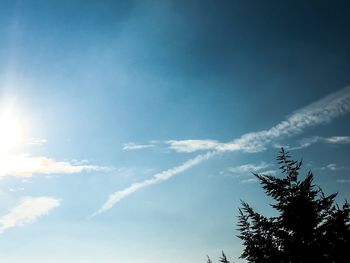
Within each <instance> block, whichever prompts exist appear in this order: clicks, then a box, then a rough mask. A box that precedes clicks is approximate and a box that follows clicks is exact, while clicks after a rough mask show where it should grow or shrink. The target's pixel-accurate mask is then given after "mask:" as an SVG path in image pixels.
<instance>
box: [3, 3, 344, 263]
mask: <svg viewBox="0 0 350 263" xmlns="http://www.w3.org/2000/svg"><path fill="white" fill-rule="evenodd" d="M0 3H1V8H0V129H1V131H0V148H2V149H3V150H0V255H1V261H2V262H4V263H23V262H26V263H44V262H50V263H62V262H64V263H141V262H142V263H143V262H152V263H157V262H164V261H165V262H169V263H175V262H180V261H181V262H184V263H190V262H205V260H206V255H207V254H208V255H210V256H211V257H212V258H213V259H214V260H216V259H217V258H218V257H219V255H220V253H221V250H224V251H225V252H226V254H227V255H228V256H229V257H230V258H232V259H233V260H234V261H236V262H243V261H240V260H238V259H237V258H238V257H239V255H240V253H241V252H242V246H241V242H240V240H239V239H238V238H237V237H236V235H237V234H238V232H237V231H236V228H237V227H236V223H237V215H238V207H239V206H240V200H245V201H247V202H248V203H250V204H251V205H252V206H253V207H254V208H255V209H256V210H257V211H259V212H261V213H265V214H267V215H268V214H271V213H273V211H271V209H270V208H269V206H268V205H267V204H268V202H271V200H270V199H268V198H266V197H265V195H264V193H263V191H262V190H261V187H260V185H259V184H258V183H257V182H256V181H255V180H254V177H253V176H252V175H251V173H250V172H251V171H256V172H268V173H271V174H278V171H277V170H276V168H277V167H276V163H275V157H276V155H277V153H278V150H279V147H281V146H284V147H286V148H287V149H289V150H290V151H291V153H292V155H293V157H295V158H297V159H300V158H303V160H304V171H307V170H309V169H312V170H313V171H314V173H315V182H316V183H317V184H319V185H320V186H321V187H323V188H324V190H325V192H326V193H332V192H338V193H339V195H338V199H337V200H338V201H339V202H340V203H341V202H343V200H344V198H348V199H349V197H350V177H349V176H350V174H349V173H350V162H349V156H350V133H349V132H350V114H349V113H350V88H349V85H350V74H349V72H350V49H349V47H350V27H349V12H350V4H349V2H348V1H321V0H317V1H316V0H315V1H304V0H303V1H295V0H293V1H272V0H270V1H228V0H227V1H224V0H222V1H214V0H211V1H209V0H204V1H203V0H201V1H199V0H198V1H192V0H189V1H175V0H174V1H170V0H159V1H156V0H154V1H147V0H143V1H131V0H125V1H117V0H115V1H103V0H102V1H76V0H57V1H54V0H41V1H40V0H38V1H34V0H26V1H24V0H23V1H7V0H0ZM4 116H5V117H4ZM9 127H10V128H9ZM11 127H12V128H11ZM17 133H18V134H20V136H19V135H18V138H17V137H16V136H17V135H16V134H17ZM16 139H18V140H16ZM276 172H277V173H276Z"/></svg>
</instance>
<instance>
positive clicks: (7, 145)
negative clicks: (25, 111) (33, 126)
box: [0, 111, 23, 154]
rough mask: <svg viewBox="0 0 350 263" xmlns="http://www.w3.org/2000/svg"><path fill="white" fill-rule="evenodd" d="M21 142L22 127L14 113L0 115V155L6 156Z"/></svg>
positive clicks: (6, 112) (7, 112)
mask: <svg viewBox="0 0 350 263" xmlns="http://www.w3.org/2000/svg"><path fill="white" fill-rule="evenodd" d="M22 142H23V126H22V124H21V121H20V119H19V118H18V116H16V115H15V114H14V113H12V112H9V111H5V112H2V113H0V154H6V153H9V152H11V151H12V150H14V149H15V148H16V147H18V146H20V145H21V143H22Z"/></svg>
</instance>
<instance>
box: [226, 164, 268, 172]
mask: <svg viewBox="0 0 350 263" xmlns="http://www.w3.org/2000/svg"><path fill="white" fill-rule="evenodd" d="M270 166H271V164H268V163H265V162H260V163H259V164H253V163H248V164H243V165H239V166H235V167H231V168H229V169H228V170H229V171H230V172H231V173H235V174H247V173H248V174H251V173H253V172H259V171H261V170H264V169H266V168H268V167H270Z"/></svg>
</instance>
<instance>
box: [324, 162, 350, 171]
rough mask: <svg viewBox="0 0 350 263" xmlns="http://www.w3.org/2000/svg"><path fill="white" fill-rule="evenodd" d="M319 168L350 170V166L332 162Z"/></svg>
mask: <svg viewBox="0 0 350 263" xmlns="http://www.w3.org/2000/svg"><path fill="white" fill-rule="evenodd" d="M319 170H327V171H349V170H350V167H346V166H339V165H337V164H335V163H330V164H328V165H326V166H323V167H321V168H319Z"/></svg>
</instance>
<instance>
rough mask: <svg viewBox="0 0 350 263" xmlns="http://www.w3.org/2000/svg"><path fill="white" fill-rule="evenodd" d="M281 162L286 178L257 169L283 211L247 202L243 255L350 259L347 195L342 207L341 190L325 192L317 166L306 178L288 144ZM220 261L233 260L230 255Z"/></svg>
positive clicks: (292, 261) (290, 262)
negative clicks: (317, 181) (266, 211)
mask: <svg viewBox="0 0 350 263" xmlns="http://www.w3.org/2000/svg"><path fill="white" fill-rule="evenodd" d="M277 161H278V163H279V165H280V170H281V172H282V174H283V175H284V178H278V177H276V176H273V175H266V174H256V173H254V175H255V176H256V177H257V178H258V180H259V181H260V183H261V185H262V187H263V189H264V190H265V193H266V194H267V195H268V196H270V197H272V199H274V201H275V202H274V203H273V204H271V206H272V207H273V208H274V209H276V211H277V216H273V217H266V216H263V215H261V214H259V213H258V212H256V211H255V210H254V209H253V208H252V207H251V206H250V205H249V204H248V203H246V202H243V201H242V207H241V208H240V209H239V216H238V230H239V232H240V234H239V236H238V237H239V238H241V239H242V240H243V245H244V247H245V248H244V251H243V253H242V255H241V258H243V259H246V260H247V261H248V262H252V263H253V262H255V263H265V262H266V263H267V262H268V263H271V262H283V263H306V262H308V263H309V262H318V263H321V262H325V263H328V262H329V263H345V262H350V253H349V249H350V206H349V203H348V202H347V201H346V200H345V202H344V204H343V205H342V206H339V205H338V204H337V203H336V202H335V198H336V196H337V194H336V193H334V194H331V195H325V194H324V192H323V191H322V189H321V188H320V187H318V186H316V185H314V184H313V178H314V177H313V173H312V172H311V171H309V172H308V173H307V175H306V176H305V178H304V179H303V180H300V179H299V173H300V168H301V166H302V161H295V160H292V159H291V157H290V155H289V153H288V152H286V151H285V150H284V149H283V148H282V149H281V150H280V152H279V155H278V157H277ZM223 259H224V260H226V261H221V260H223ZM209 260H210V259H208V262H211V261H209ZM220 262H228V260H227V259H226V256H225V254H223V257H222V258H220Z"/></svg>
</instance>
